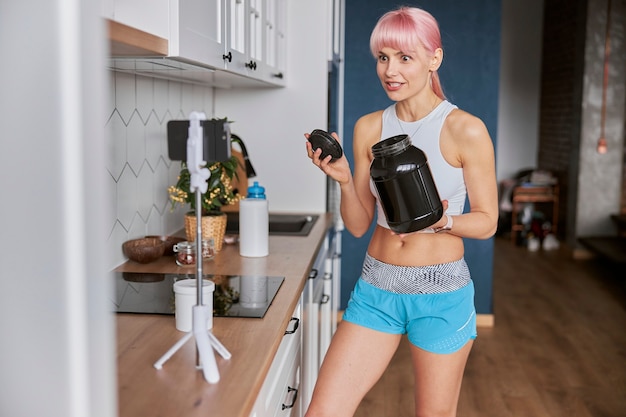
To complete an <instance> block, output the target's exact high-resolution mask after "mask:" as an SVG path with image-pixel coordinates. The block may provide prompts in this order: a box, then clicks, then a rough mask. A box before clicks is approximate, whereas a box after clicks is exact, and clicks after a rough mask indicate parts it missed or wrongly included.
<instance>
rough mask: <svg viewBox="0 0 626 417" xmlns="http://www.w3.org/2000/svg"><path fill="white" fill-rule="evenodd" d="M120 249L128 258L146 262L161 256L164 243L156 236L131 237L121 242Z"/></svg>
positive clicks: (163, 250)
mask: <svg viewBox="0 0 626 417" xmlns="http://www.w3.org/2000/svg"><path fill="white" fill-rule="evenodd" d="M122 251H123V252H124V256H126V257H127V258H128V259H130V260H132V261H135V262H139V263H140V264H147V263H150V262H154V261H156V260H157V259H159V258H160V257H161V256H163V253H164V252H165V243H163V241H162V240H161V239H159V238H157V237H143V238H140V239H132V240H128V241H126V242H124V243H123V244H122Z"/></svg>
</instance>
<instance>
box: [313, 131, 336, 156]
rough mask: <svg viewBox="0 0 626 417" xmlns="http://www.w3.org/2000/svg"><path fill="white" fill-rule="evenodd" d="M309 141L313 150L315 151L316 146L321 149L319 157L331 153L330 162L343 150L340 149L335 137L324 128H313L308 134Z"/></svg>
mask: <svg viewBox="0 0 626 417" xmlns="http://www.w3.org/2000/svg"><path fill="white" fill-rule="evenodd" d="M309 142H311V146H312V148H313V151H316V150H317V149H318V148H321V149H322V154H321V155H320V159H324V158H326V157H327V156H328V155H331V156H332V157H331V160H330V162H334V161H336V160H337V159H339V158H341V156H342V155H343V150H342V149H341V145H339V142H337V141H336V140H335V138H334V137H332V136H331V135H330V133H328V132H326V131H324V130H321V129H315V130H313V131H312V132H311V135H310V136H309Z"/></svg>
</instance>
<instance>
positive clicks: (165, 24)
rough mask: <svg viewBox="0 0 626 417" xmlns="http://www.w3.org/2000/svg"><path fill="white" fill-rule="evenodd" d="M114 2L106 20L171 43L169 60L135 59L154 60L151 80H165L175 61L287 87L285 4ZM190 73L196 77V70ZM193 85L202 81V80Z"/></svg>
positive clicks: (263, 0) (266, 0) (272, 0)
mask: <svg viewBox="0 0 626 417" xmlns="http://www.w3.org/2000/svg"><path fill="white" fill-rule="evenodd" d="M109 1H111V0H109ZM112 1H114V3H113V10H112V11H111V10H110V9H111V7H110V6H109V7H103V12H102V13H103V15H104V17H107V18H110V19H112V20H114V21H116V22H119V23H123V24H125V25H127V26H130V27H133V28H135V29H139V30H141V31H144V32H147V33H148V34H151V35H154V36H157V37H159V38H163V39H167V41H168V56H167V57H165V58H156V57H135V58H136V59H137V60H140V61H145V60H148V61H150V64H151V65H152V66H153V67H154V68H155V69H154V71H153V75H158V76H159V77H163V74H164V73H165V72H164V68H167V66H168V63H167V60H175V61H179V62H183V63H185V64H190V65H196V66H198V67H200V68H205V69H208V70H212V69H213V70H223V71H226V72H228V73H232V74H237V75H241V76H244V77H246V78H248V79H253V80H259V81H262V82H263V83H265V84H267V85H274V86H284V85H285V82H284V69H285V65H284V63H285V56H284V54H285V52H286V47H285V45H286V39H285V36H286V8H287V2H286V0H193V1H182V0H112ZM114 58H115V57H114ZM125 59H128V57H126V58H125ZM173 66H174V67H175V69H176V72H172V74H176V79H178V80H180V81H184V79H181V75H183V77H182V78H184V74H185V72H184V71H179V70H180V69H181V68H180V66H179V65H176V64H174V65H173ZM122 67H125V68H129V66H127V65H126V66H122V65H117V66H116V67H115V68H116V69H118V70H119V69H122ZM138 67H140V68H141V71H142V74H143V75H149V71H147V70H146V67H147V66H146V65H145V64H141V65H138ZM182 69H185V70H186V69H188V68H187V67H185V68H182ZM188 74H190V75H192V74H193V71H189V72H188ZM194 75H195V74H194ZM214 78H218V80H219V78H220V77H219V76H216V77H214ZM227 80H228V86H229V87H233V86H237V82H236V80H235V81H233V80H232V79H231V78H228V79H227ZM192 81H196V82H198V78H197V77H194V78H193V79H192ZM242 85H244V86H249V83H245V82H244V83H242Z"/></svg>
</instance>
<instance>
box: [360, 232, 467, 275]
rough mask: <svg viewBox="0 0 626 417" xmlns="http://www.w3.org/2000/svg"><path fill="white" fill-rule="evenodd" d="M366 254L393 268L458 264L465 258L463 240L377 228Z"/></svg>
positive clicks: (443, 234) (434, 234) (442, 234)
mask: <svg viewBox="0 0 626 417" xmlns="http://www.w3.org/2000/svg"><path fill="white" fill-rule="evenodd" d="M367 253H368V254H369V255H370V256H372V257H374V258H376V259H378V260H379V261H382V262H385V263H387V264H391V265H400V266H425V265H437V264H442V263H447V262H454V261H458V260H459V259H461V258H462V257H463V254H464V248H463V239H462V238H460V237H458V236H454V235H452V234H449V233H410V234H406V235H402V236H400V235H397V234H394V233H393V232H392V231H391V230H389V229H386V228H384V227H381V226H376V229H375V230H374V235H373V236H372V240H371V241H370V244H369V247H368V249H367Z"/></svg>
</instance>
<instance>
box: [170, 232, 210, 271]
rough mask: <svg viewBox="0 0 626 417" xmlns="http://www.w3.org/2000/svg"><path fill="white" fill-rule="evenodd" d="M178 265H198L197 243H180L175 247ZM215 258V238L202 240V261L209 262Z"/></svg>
mask: <svg viewBox="0 0 626 417" xmlns="http://www.w3.org/2000/svg"><path fill="white" fill-rule="evenodd" d="M174 255H175V256H176V264H177V265H179V266H189V265H195V264H196V242H188V241H184V242H180V243H177V244H176V245H174ZM214 256H215V244H214V242H213V238H210V239H205V240H202V259H204V260H208V259H212V258H213V257H214Z"/></svg>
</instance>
